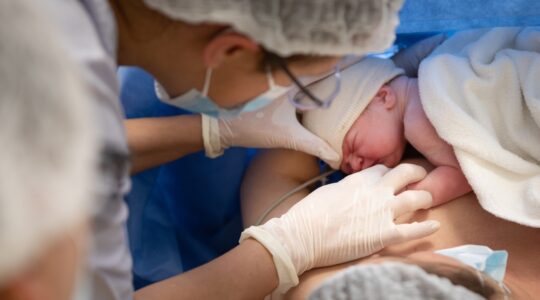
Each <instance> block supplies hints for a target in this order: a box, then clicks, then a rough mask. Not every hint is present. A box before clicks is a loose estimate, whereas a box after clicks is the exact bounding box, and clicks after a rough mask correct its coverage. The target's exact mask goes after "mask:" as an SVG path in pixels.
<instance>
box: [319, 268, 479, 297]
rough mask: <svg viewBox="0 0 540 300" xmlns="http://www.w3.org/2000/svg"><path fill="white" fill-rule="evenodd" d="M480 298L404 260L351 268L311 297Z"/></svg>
mask: <svg viewBox="0 0 540 300" xmlns="http://www.w3.org/2000/svg"><path fill="white" fill-rule="evenodd" d="M319 299H333V300H345V299H379V300H422V299H438V300H480V299H484V297H482V296H480V295H478V294H476V293H474V292H472V291H470V290H468V289H467V288H465V287H462V286H459V285H454V284H453V283H452V282H451V281H450V280H449V279H448V278H443V277H439V276H436V275H433V274H429V273H427V272H426V271H424V270H423V269H422V268H420V267H419V266H416V265H412V264H404V263H400V262H385V263H382V264H366V265H358V266H354V267H350V268H348V269H347V270H345V271H343V272H340V273H338V274H337V275H336V276H334V277H332V278H330V279H328V280H326V281H325V282H323V283H322V284H321V285H320V286H319V287H318V288H317V289H316V290H315V291H314V292H313V293H312V294H311V295H310V296H309V300H319Z"/></svg>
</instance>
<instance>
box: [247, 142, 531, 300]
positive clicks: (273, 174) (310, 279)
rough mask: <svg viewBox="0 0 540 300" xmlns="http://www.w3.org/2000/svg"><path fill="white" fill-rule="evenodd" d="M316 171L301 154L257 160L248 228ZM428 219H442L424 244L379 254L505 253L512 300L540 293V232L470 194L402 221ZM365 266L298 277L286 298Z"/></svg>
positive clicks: (250, 182) (270, 154)
mask: <svg viewBox="0 0 540 300" xmlns="http://www.w3.org/2000/svg"><path fill="white" fill-rule="evenodd" d="M416 162H417V163H420V164H422V165H424V166H425V167H426V169H428V168H430V166H429V165H428V164H427V163H426V162H425V161H416ZM428 170H429V169H428ZM317 172H318V167H317V163H316V160H315V159H314V158H313V157H310V156H308V155H306V154H303V153H298V152H294V151H289V150H269V151H266V152H264V153H262V154H261V155H259V156H258V157H256V158H255V159H254V161H253V163H252V166H251V167H250V169H249V170H248V172H247V174H246V179H245V181H244V185H243V187H242V211H243V215H244V224H245V226H246V227H247V226H249V225H251V224H253V222H255V220H256V219H257V218H258V217H259V216H260V215H261V214H262V212H263V211H264V210H265V209H266V208H267V207H269V206H270V204H271V203H272V202H273V201H274V200H276V199H277V198H278V197H280V196H281V195H282V194H284V193H285V192H287V191H289V190H290V189H292V188H293V187H295V186H297V185H298V184H299V183H301V182H304V181H305V180H307V179H309V178H311V177H313V176H315V175H316V174H317ZM307 193H308V190H307V189H306V190H303V191H301V192H299V193H297V194H296V195H294V196H293V197H291V198H290V199H289V200H288V201H286V202H285V203H283V205H281V206H280V207H278V208H277V209H276V210H274V211H273V212H272V214H271V216H269V217H268V218H271V217H275V216H279V215H280V214H282V213H283V212H285V211H286V210H287V209H288V208H289V207H291V206H292V205H294V203H296V202H297V201H299V200H300V199H302V198H303V197H304V196H305V195H307ZM268 218H267V219H268ZM426 219H430V220H438V221H439V222H440V223H441V229H440V230H439V231H437V232H436V233H435V234H433V235H431V236H429V237H426V238H423V239H419V240H414V241H410V242H406V243H403V244H400V245H394V246H389V247H386V248H385V249H383V250H381V251H379V252H378V253H377V254H375V255H378V256H387V255H390V256H408V255H410V254H412V253H415V252H420V251H434V250H437V249H443V248H450V247H455V246H458V245H463V244H480V245H486V246H488V247H490V248H492V249H496V250H499V249H504V250H507V251H508V254H509V260H508V267H507V269H506V276H505V280H504V282H505V285H506V286H507V287H508V288H510V290H511V291H512V295H511V296H512V299H534V297H533V295H539V294H540V285H539V284H538V283H539V282H540V255H538V253H540V229H536V228H530V227H525V226H521V225H518V224H516V223H512V222H507V221H505V220H502V219H500V218H497V217H495V216H493V215H491V214H489V213H488V212H486V211H485V210H483V209H482V207H481V206H480V205H479V203H478V201H477V199H476V197H475V195H474V194H472V193H469V194H467V195H465V196H463V197H460V198H458V199H455V200H453V201H450V202H449V203H447V204H445V205H442V206H438V207H435V208H432V209H430V210H426V211H420V212H417V213H414V214H410V215H407V216H403V217H402V218H400V219H398V220H399V221H402V222H411V221H410V220H413V221H423V220H426ZM361 261H362V259H361V260H358V261H356V262H352V263H349V264H343V265H338V266H334V267H328V268H321V269H316V270H312V271H309V272H306V273H305V274H303V275H302V276H301V277H300V284H299V285H298V286H297V287H296V288H294V289H292V290H291V291H290V292H289V293H288V295H287V298H289V299H305V298H306V297H307V296H308V295H309V293H310V292H311V291H312V290H313V289H314V288H315V287H317V286H318V285H319V284H320V283H321V281H323V280H324V279H326V278H328V277H329V276H331V275H333V274H335V273H337V272H339V271H340V270H342V269H343V268H345V267H347V266H350V265H354V264H356V263H358V262H361Z"/></svg>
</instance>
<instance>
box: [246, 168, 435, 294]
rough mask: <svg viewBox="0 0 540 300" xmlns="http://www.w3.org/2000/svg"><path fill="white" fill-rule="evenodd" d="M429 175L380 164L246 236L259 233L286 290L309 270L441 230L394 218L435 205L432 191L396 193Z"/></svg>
mask: <svg viewBox="0 0 540 300" xmlns="http://www.w3.org/2000/svg"><path fill="white" fill-rule="evenodd" d="M425 176H426V171H425V170H424V169H423V168H422V167H419V166H416V165H411V164H401V165H399V166H397V167H396V168H394V169H389V168H387V167H385V166H384V165H376V166H374V167H371V168H369V169H365V170H363V171H361V172H359V173H356V174H352V175H349V176H347V177H346V178H344V179H343V180H341V181H340V182H338V183H334V184H329V185H325V186H323V187H321V188H319V189H317V190H315V191H314V192H313V193H311V194H310V195H308V196H307V197H306V198H305V199H303V200H302V201H300V202H298V203H297V204H296V205H294V206H293V207H292V208H291V209H290V210H289V211H288V212H287V213H286V214H284V215H283V216H281V217H280V218H274V219H271V220H269V221H268V222H267V223H265V224H263V225H260V226H252V227H250V228H248V229H246V230H245V231H244V232H243V233H242V236H241V237H240V241H243V240H245V239H247V238H254V239H256V240H257V241H259V242H260V243H261V244H262V245H264V246H265V247H266V248H267V250H268V251H269V252H270V253H271V254H272V256H273V259H274V263H275V265H276V270H277V273H278V276H279V287H278V290H277V292H285V291H287V290H288V289H289V288H290V287H292V286H295V285H296V284H298V275H300V274H302V273H303V272H304V271H306V270H309V269H312V268H315V267H322V266H330V265H335V264H339V263H343V262H346V261H351V260H354V259H358V258H361V257H365V256H368V255H370V254H373V253H375V252H377V251H378V250H380V249H382V248H383V247H385V246H388V245H391V244H396V243H400V242H405V241H408V240H412V239H417V238H421V237H424V236H427V235H430V234H432V233H433V232H435V231H437V229H438V228H439V226H440V225H439V223H438V222H437V221H424V222H420V223H416V222H415V223H412V224H400V225H396V224H395V223H394V219H396V218H397V217H398V216H400V215H403V214H405V213H407V212H413V211H416V210H418V209H422V208H424V209H425V208H429V207H430V206H431V203H432V198H431V194H430V193H429V192H426V191H405V192H403V193H401V194H399V195H397V196H396V195H395V194H396V192H397V191H400V190H402V189H403V188H404V187H406V186H407V185H408V184H410V183H413V182H416V181H419V180H421V179H422V178H424V177H425Z"/></svg>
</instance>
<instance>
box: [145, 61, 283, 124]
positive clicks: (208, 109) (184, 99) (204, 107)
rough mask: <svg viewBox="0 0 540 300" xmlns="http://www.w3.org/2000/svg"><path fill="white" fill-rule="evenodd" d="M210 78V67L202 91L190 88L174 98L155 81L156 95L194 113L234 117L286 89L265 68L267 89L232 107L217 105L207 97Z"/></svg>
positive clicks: (280, 94) (266, 103)
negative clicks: (277, 83)
mask: <svg viewBox="0 0 540 300" xmlns="http://www.w3.org/2000/svg"><path fill="white" fill-rule="evenodd" d="M211 78H212V69H211V68H209V69H208V70H207V71H206V77H205V80H204V87H203V91H202V92H200V91H198V90H197V89H191V90H190V91H189V92H187V93H185V94H183V95H180V96H178V97H175V98H171V97H170V96H169V94H167V91H165V89H164V88H163V87H162V86H161V85H160V84H159V83H158V82H157V81H156V82H155V88H156V95H157V97H158V98H159V99H160V100H161V101H163V102H165V103H167V104H170V105H173V106H176V107H179V108H182V109H185V110H189V111H191V112H194V113H201V114H205V115H209V116H212V117H215V118H217V117H222V118H230V117H235V116H237V115H239V114H240V113H243V112H249V111H254V110H258V109H260V108H262V107H264V106H266V105H268V104H270V102H272V101H273V100H274V99H276V98H278V97H280V96H282V95H283V94H285V93H286V92H287V91H288V87H284V86H279V85H276V84H275V83H274V79H273V78H272V73H271V72H270V68H267V70H266V78H267V80H268V86H269V88H268V90H267V91H266V92H264V93H262V94H261V95H259V96H257V97H255V98H253V99H251V100H250V101H249V102H246V103H244V104H241V105H239V106H236V107H234V108H222V107H219V106H218V105H217V104H216V103H215V102H214V101H213V100H212V99H210V98H209V97H208V90H209V89H210V80H211Z"/></svg>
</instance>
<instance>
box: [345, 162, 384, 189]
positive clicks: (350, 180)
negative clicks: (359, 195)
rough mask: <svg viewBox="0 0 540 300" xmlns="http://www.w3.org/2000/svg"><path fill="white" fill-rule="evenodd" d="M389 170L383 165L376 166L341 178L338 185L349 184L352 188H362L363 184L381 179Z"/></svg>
mask: <svg viewBox="0 0 540 300" xmlns="http://www.w3.org/2000/svg"><path fill="white" fill-rule="evenodd" d="M388 170H389V168H388V167H387V166H385V165H382V164H378V165H374V166H372V167H370V168H367V169H364V170H362V171H360V172H357V173H354V174H351V175H348V176H347V177H345V178H343V179H342V180H341V181H340V183H342V184H351V185H354V186H362V185H364V184H369V183H376V182H377V181H378V178H381V177H382V176H384V174H386V173H387V172H388Z"/></svg>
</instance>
